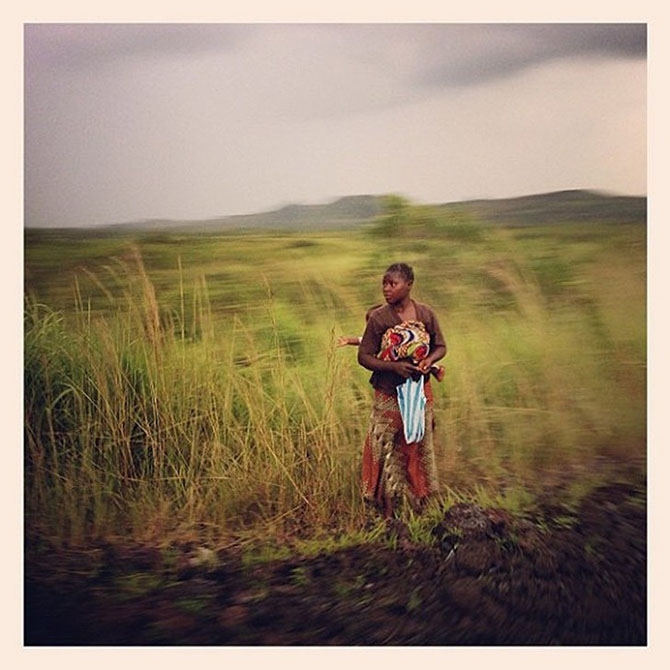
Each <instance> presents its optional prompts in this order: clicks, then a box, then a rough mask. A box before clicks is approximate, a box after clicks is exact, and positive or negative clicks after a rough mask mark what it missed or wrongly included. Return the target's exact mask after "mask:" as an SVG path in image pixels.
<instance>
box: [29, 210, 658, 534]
mask: <svg viewBox="0 0 670 670" xmlns="http://www.w3.org/2000/svg"><path fill="white" fill-rule="evenodd" d="M422 216H423V214H422ZM419 219H420V220H421V221H422V223H421V226H420V227H419V228H417V229H416V232H417V234H416V235H410V234H403V235H398V236H392V237H389V238H386V239H384V240H383V241H382V240H381V239H380V238H379V235H375V234H371V233H370V232H369V231H367V230H361V231H359V232H355V231H348V232H346V233H344V232H343V233H341V234H338V233H333V232H328V233H326V232H321V233H313V234H289V233H287V234H283V235H279V234H275V235H267V234H236V235H233V234H230V235H218V236H217V235H207V236H197V235H193V236H188V235H172V234H152V235H147V236H144V237H142V236H139V237H135V238H124V237H121V236H116V237H111V236H110V237H104V236H103V237H101V236H90V237H87V236H86V235H82V236H79V237H77V238H76V239H72V238H59V237H58V235H57V234H55V233H49V234H48V235H47V234H45V235H44V236H40V234H39V233H38V232H36V231H32V232H31V234H30V235H29V236H27V238H26V248H25V266H26V273H25V276H26V299H25V307H26V309H25V512H26V529H27V532H28V533H29V534H31V535H33V536H39V537H41V538H46V539H48V540H49V541H51V542H54V543H59V542H60V543H62V542H85V541H87V540H88V539H90V538H95V537H101V538H111V537H131V538H133V539H136V540H152V541H156V540H159V541H166V538H171V537H172V538H173V537H178V536H179V537H197V538H199V539H203V540H208V541H217V539H220V538H221V537H225V536H226V535H230V534H235V533H237V534H244V533H247V534H249V533H250V534H255V535H256V536H258V537H267V538H272V539H273V540H276V541H278V542H280V543H281V542H283V541H284V540H285V539H286V538H302V541H303V542H307V543H309V542H310V541H312V540H310V538H323V540H322V541H323V542H325V543H326V545H327V544H328V540H327V539H326V538H328V537H331V538H332V537H358V535H357V534H359V533H360V532H361V530H360V529H361V528H362V527H363V525H364V522H365V518H366V510H365V509H364V508H363V505H362V503H361V501H360V498H359V492H358V477H359V473H358V467H359V455H360V451H361V447H362V443H363V439H364V435H365V431H366V429H367V421H368V415H369V408H370V402H371V389H370V387H369V384H368V381H367V380H368V373H367V372H366V371H365V370H363V369H361V368H360V367H359V366H358V365H357V364H356V360H355V350H354V349H353V348H352V347H347V348H343V349H338V348H337V347H336V346H335V339H336V337H337V335H340V334H349V335H355V334H359V333H360V332H361V331H362V328H363V326H364V319H363V317H364V314H365V311H366V309H367V308H368V307H369V306H370V305H372V304H375V303H378V302H380V278H381V274H382V272H383V270H384V269H385V267H386V266H387V265H388V264H390V263H391V262H393V261H396V260H406V261H408V262H409V263H411V264H413V265H414V268H415V272H416V276H417V280H416V286H415V289H414V295H415V297H416V298H417V299H419V300H423V301H425V302H428V303H430V304H431V305H433V307H434V308H435V309H436V311H437V313H438V315H439V317H440V320H441V323H442V326H443V329H444V331H445V333H446V336H447V340H448V344H449V354H448V356H447V358H446V360H445V365H446V379H445V381H444V382H443V383H442V384H435V385H434V389H435V392H436V393H435V395H436V419H437V437H438V445H439V453H438V466H439V471H440V476H441V481H442V495H441V497H440V500H439V501H438V502H437V504H436V509H437V510H438V512H436V513H437V514H439V509H443V507H442V508H440V505H442V506H447V505H448V504H450V502H453V501H454V500H456V499H459V497H467V496H472V495H476V496H478V497H479V499H481V500H482V501H485V502H487V503H491V504H496V505H498V506H503V507H507V508H509V509H513V510H515V511H522V509H523V508H526V507H528V506H530V505H532V501H533V498H534V495H535V494H536V493H538V492H540V491H542V490H543V489H545V488H546V487H548V486H553V485H557V484H561V485H565V484H566V483H568V484H570V486H571V487H572V488H571V490H572V491H574V490H577V489H578V488H579V487H580V486H583V487H584V488H586V487H587V486H592V485H595V484H596V483H597V481H598V480H604V479H606V478H607V477H608V476H609V475H610V467H611V468H614V464H615V463H621V462H624V463H628V464H636V466H638V467H642V468H643V467H644V463H645V454H646V311H645V310H646V274H645V273H646V255H645V254H646V238H645V230H644V227H642V226H635V225H620V226H616V225H611V226H602V225H592V226H589V225H580V226H577V225H574V226H573V225H565V226H561V227H551V228H544V229H543V228H538V229H527V228H526V229H519V230H504V229H501V230H495V229H491V228H487V227H485V226H479V227H478V228H477V229H476V234H474V233H473V227H474V226H475V224H473V223H471V222H466V223H464V222H462V221H457V222H456V224H454V225H453V226H452V227H451V228H450V224H449V221H439V220H433V219H431V220H430V222H429V223H430V225H428V224H427V223H426V222H423V219H421V217H419ZM466 229H467V231H466V232H467V235H466V234H465V233H464V232H463V231H464V230H466ZM422 231H423V232H422ZM426 231H428V232H426ZM410 232H411V231H410ZM594 463H597V464H598V466H597V470H594V466H593V464H594ZM426 518H427V517H426ZM429 522H430V519H429V520H428V521H426V522H425V523H429ZM425 523H424V522H422V521H420V520H412V524H414V525H413V526H412V533H413V534H414V535H416V536H417V537H422V536H424V535H426V536H427V533H428V529H427V526H426V527H424V526H425ZM422 524H423V525H422ZM372 534H374V533H372ZM343 542H345V541H344V540H343ZM304 546H308V545H304ZM324 546H325V545H324Z"/></svg>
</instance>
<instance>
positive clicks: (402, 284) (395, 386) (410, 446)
mask: <svg viewBox="0 0 670 670" xmlns="http://www.w3.org/2000/svg"><path fill="white" fill-rule="evenodd" d="M413 284H414V272H413V270H412V268H411V267H410V266H409V265H407V264H406V263H395V264H393V265H391V266H390V267H389V268H388V269H387V270H386V272H385V274H384V277H383V279H382V291H383V294H384V299H385V301H386V303H385V304H384V305H382V306H381V307H378V308H377V309H375V310H373V311H372V312H371V313H370V315H369V318H368V320H367V323H366V327H365V332H364V333H363V337H362V338H361V342H360V345H359V349H358V362H359V364H360V365H362V366H363V367H364V368H367V369H368V370H370V371H372V376H371V377H370V383H371V384H372V386H373V388H374V390H375V397H374V404H373V407H372V415H371V418H370V426H369V429H368V434H367V437H366V440H365V446H364V448H363V473H362V475H363V496H364V498H365V499H366V500H368V501H371V502H375V503H376V504H377V505H378V506H379V507H380V509H381V510H382V511H383V513H384V516H385V517H386V518H391V517H393V515H394V512H395V509H396V507H397V505H398V503H399V502H400V500H401V499H402V498H403V497H406V498H407V499H408V500H409V502H410V504H411V505H412V507H413V508H414V509H415V510H417V511H418V510H420V509H421V508H422V507H423V504H424V502H425V501H426V499H427V498H428V496H429V495H430V494H432V493H434V492H435V491H436V490H437V468H436V466H435V454H434V449H433V394H432V390H431V387H430V370H431V367H432V366H433V364H434V363H435V362H437V361H438V360H440V359H441V358H443V357H444V356H445V355H446V353H447V346H446V342H445V339H444V336H443V335H442V331H441V330H440V326H439V323H438V321H437V317H436V316H435V313H434V312H433V310H432V309H431V308H430V307H429V306H428V305H425V304H423V303H420V302H417V301H415V300H413V299H412V298H411V296H410V293H411V290H412V286H413Z"/></svg>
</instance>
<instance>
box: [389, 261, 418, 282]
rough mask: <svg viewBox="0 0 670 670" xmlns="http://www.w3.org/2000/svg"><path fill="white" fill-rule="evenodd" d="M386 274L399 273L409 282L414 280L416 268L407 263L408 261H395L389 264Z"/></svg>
mask: <svg viewBox="0 0 670 670" xmlns="http://www.w3.org/2000/svg"><path fill="white" fill-rule="evenodd" d="M384 274H385V275H388V274H398V275H400V276H401V277H402V278H403V279H404V280H405V281H406V282H408V283H411V282H413V281H414V270H413V269H412V267H411V266H410V265H407V263H393V265H389V266H388V268H386V272H385V273H384Z"/></svg>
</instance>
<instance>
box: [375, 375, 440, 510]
mask: <svg viewBox="0 0 670 670" xmlns="http://www.w3.org/2000/svg"><path fill="white" fill-rule="evenodd" d="M424 391H425V394H426V410H425V411H426V423H425V430H424V436H423V439H422V440H421V441H420V442H415V443H412V444H408V443H407V441H406V440H405V436H404V431H403V423H402V417H401V415H400V409H399V407H398V400H397V398H396V397H395V396H394V395H389V394H387V393H384V392H383V391H379V390H376V389H375V398H374V403H373V406H372V415H371V417H370V426H369V428H368V433H367V436H366V438H365V445H364V447H363V472H362V477H363V482H362V483H363V497H364V498H365V499H366V500H368V501H370V502H376V503H377V504H380V505H381V504H382V502H383V501H384V499H385V498H393V499H398V498H401V497H407V498H408V499H409V500H410V501H411V502H416V501H422V500H424V499H425V498H427V497H428V496H429V495H430V494H432V493H435V492H436V491H437V487H438V481H437V467H436V465H435V451H434V446H433V429H434V419H433V393H432V390H431V387H430V383H429V382H426V384H425V386H424Z"/></svg>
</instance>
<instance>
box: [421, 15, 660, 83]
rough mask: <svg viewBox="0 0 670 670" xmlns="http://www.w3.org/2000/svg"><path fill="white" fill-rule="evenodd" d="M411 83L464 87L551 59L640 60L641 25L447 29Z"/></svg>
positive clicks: (643, 34) (644, 44)
mask: <svg viewBox="0 0 670 670" xmlns="http://www.w3.org/2000/svg"><path fill="white" fill-rule="evenodd" d="M440 37H441V41H440V43H437V44H436V43H435V42H433V43H432V45H431V50H432V54H431V58H430V59H429V61H428V65H426V66H425V67H424V68H423V69H422V71H421V72H418V73H416V81H417V82H418V83H419V84H423V85H432V86H467V85H476V84H479V83H483V82H488V81H491V80H494V79H497V78H500V77H506V76H509V75H512V74H515V73H517V72H519V71H521V70H524V69H527V68H530V67H534V66H537V65H540V64H542V63H546V62H548V61H551V60H557V59H563V60H572V59H575V58H585V57H601V58H645V57H646V49H647V31H646V25H645V24H605V23H602V24H600V23H599V24H574V23H573V24H569V23H560V24H479V25H466V24H460V25H448V26H445V31H444V32H443V33H442V34H441V36H440Z"/></svg>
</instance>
